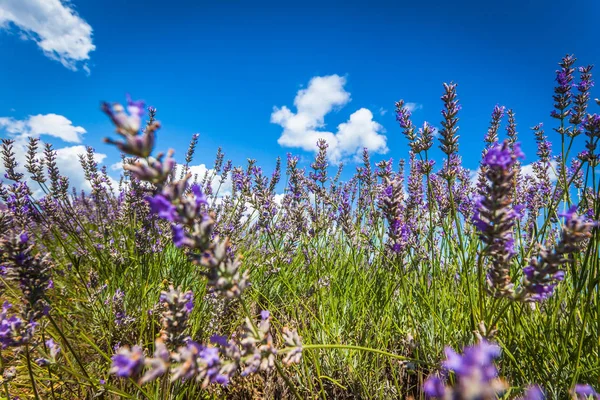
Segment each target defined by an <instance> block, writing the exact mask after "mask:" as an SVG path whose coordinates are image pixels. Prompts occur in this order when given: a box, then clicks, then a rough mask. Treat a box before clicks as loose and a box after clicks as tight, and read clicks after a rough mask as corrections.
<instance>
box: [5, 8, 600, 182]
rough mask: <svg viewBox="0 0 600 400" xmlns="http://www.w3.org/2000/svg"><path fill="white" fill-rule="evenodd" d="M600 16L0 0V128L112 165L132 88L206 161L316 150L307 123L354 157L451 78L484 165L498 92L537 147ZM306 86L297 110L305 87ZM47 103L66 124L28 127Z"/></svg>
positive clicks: (388, 137) (434, 102) (430, 109)
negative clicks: (119, 116)
mask: <svg viewBox="0 0 600 400" xmlns="http://www.w3.org/2000/svg"><path fill="white" fill-rule="evenodd" d="M598 15H600V2H598V1H595V0H574V1H571V2H570V3H568V5H567V3H564V2H558V1H547V0H546V1H541V0H535V1H527V0H520V1H513V0H509V1H504V2H493V3H492V2H482V1H453V2H448V1H421V2H410V3H409V2H400V1H389V2H368V3H367V2H358V1H344V2H329V1H326V0H321V1H318V2H316V1H302V2H295V3H294V4H287V2H281V1H278V2H274V1H273V2H265V1H254V2H249V1H241V0H235V1H234V0H222V1H212V2H205V1H170V2H164V1H157V0H147V1H144V2H141V1H133V0H132V1H115V0H105V1H102V2H99V1H92V0H72V1H70V2H66V1H62V2H61V1H60V0H0V27H2V29H1V30H0V52H1V54H3V55H4V57H3V62H2V63H0V85H1V87H2V89H3V96H0V136H1V137H6V136H15V135H20V134H22V132H23V131H27V132H29V134H36V135H38V134H41V138H42V139H43V140H46V141H49V142H51V143H53V144H54V145H55V146H56V147H57V148H68V147H73V146H80V145H91V146H93V147H94V148H96V150H97V151H98V152H99V153H101V154H104V155H105V157H103V158H102V162H103V163H104V164H106V165H109V166H110V165H112V164H113V163H115V162H116V161H118V159H119V154H118V152H117V151H116V150H115V149H114V148H112V147H110V146H108V145H105V144H104V143H102V138H103V137H105V136H107V135H112V132H113V129H112V127H111V125H110V123H109V121H108V119H107V118H106V117H105V116H104V115H103V114H102V113H101V112H100V111H99V104H100V101H102V100H107V101H124V99H125V93H127V92H129V93H131V95H132V96H133V97H134V98H139V99H144V100H146V102H147V103H148V104H149V105H152V106H155V107H156V108H157V109H158V117H159V120H160V121H161V122H162V123H163V128H162V129H161V130H160V132H159V139H158V143H157V149H166V148H168V147H173V148H174V149H175V150H176V156H178V158H179V159H182V158H183V157H184V154H185V149H186V147H187V143H188V141H189V139H190V137H191V135H192V134H194V133H196V132H198V133H200V143H199V146H198V153H197V156H196V159H195V164H203V163H206V164H209V165H210V164H212V160H213V159H214V154H215V152H216V149H217V147H218V146H222V147H223V149H224V151H225V153H226V157H227V158H231V159H232V160H233V161H234V163H235V164H239V163H243V162H244V160H245V159H246V158H255V159H257V160H258V162H259V164H260V165H262V166H263V167H264V168H265V169H266V170H270V169H271V168H272V167H273V166H274V164H275V158H276V157H277V156H278V155H280V156H282V157H283V156H285V154H286V153H287V152H290V151H291V152H293V153H295V154H299V155H303V156H307V157H308V156H310V155H311V152H310V151H307V149H308V148H307V146H308V145H307V144H306V140H304V141H303V138H304V139H307V138H308V137H310V135H308V134H307V135H305V136H303V135H302V133H303V132H304V131H305V130H306V131H307V129H309V130H312V131H314V130H322V131H328V132H330V135H332V137H334V136H336V135H339V133H340V132H342V131H344V132H345V133H344V134H343V135H342V136H337V139H335V138H334V140H337V141H338V142H336V143H337V145H335V146H334V147H336V146H337V147H336V148H337V149H339V152H338V153H339V157H338V158H339V159H342V160H346V161H348V163H349V164H352V163H353V160H352V154H354V153H355V150H356V149H357V148H358V147H360V145H362V144H364V143H368V144H372V146H373V147H374V148H373V150H374V152H375V154H374V155H373V158H374V159H375V160H379V159H383V158H386V159H387V158H389V157H392V158H394V160H398V159H399V158H406V157H407V152H408V147H407V144H406V141H405V139H404V138H403V136H402V134H401V130H400V128H399V127H398V126H397V123H396V121H395V117H394V112H393V109H394V102H395V101H397V100H399V99H400V98H402V99H405V100H406V101H407V102H411V103H415V104H416V105H418V108H417V109H416V110H415V112H414V114H413V116H414V121H415V123H416V124H417V125H419V124H421V123H422V122H423V121H424V120H427V121H429V122H431V123H432V124H433V125H435V126H439V122H440V121H441V116H440V108H441V101H440V99H439V98H440V96H441V94H442V89H443V88H442V82H450V81H454V82H457V83H458V96H459V99H460V101H461V103H462V105H463V109H462V111H461V114H460V118H461V120H460V123H459V125H460V128H461V129H460V135H461V140H460V152H461V154H462V155H463V158H464V162H465V164H466V166H467V167H469V168H476V167H477V163H478V156H479V154H480V151H481V149H482V139H483V136H484V135H485V132H486V130H487V126H488V122H489V119H490V114H491V111H492V109H493V107H494V105H496V104H500V105H504V106H506V107H507V108H513V109H514V111H515V113H516V118H517V124H518V129H519V132H520V138H521V141H522V142H523V143H524V148H525V151H526V153H528V154H530V155H531V157H528V159H529V160H532V159H533V155H534V152H535V147H534V141H533V137H532V135H531V133H530V131H529V129H528V128H529V127H531V126H533V125H534V124H536V123H538V122H544V123H545V127H546V130H547V133H548V134H549V135H550V137H551V138H556V133H554V132H552V131H551V129H550V128H551V127H552V126H554V125H553V124H554V122H553V120H552V119H551V118H550V117H549V113H550V110H551V109H552V97H551V96H552V88H553V86H554V76H555V73H554V71H555V70H556V68H557V63H558V62H559V61H560V59H561V57H562V56H564V55H565V54H567V53H570V54H571V53H572V54H575V56H576V57H577V58H578V65H586V64H600V50H598V49H599V48H600V47H599V44H598V43H599V39H600V31H598V29H597V28H595V26H596V25H595V24H596V22H597V21H595V19H597V16H598ZM332 75H337V77H333V78H331V76H332ZM328 76H329V77H330V78H329V79H328V80H327V79H325V78H322V79H321V80H319V79H318V77H328ZM313 78H317V80H316V81H313V83H315V86H314V87H313V88H312V89H311V88H310V86H309V82H311V79H313ZM307 88H308V95H307V96H300V97H299V101H300V102H302V104H303V109H302V110H298V109H297V108H296V107H295V106H294V99H295V98H296V96H297V94H298V91H299V90H302V89H307ZM313 89H314V90H313ZM594 89H596V90H594ZM594 89H593V91H592V98H594V97H599V94H598V91H597V88H594ZM305 94H306V92H305ZM328 99H329V100H328ZM324 102H325V103H324ZM284 106H286V107H287V108H288V109H289V113H288V116H287V117H285V118H283V120H281V119H280V120H279V122H280V123H279V124H278V123H273V122H272V119H273V118H274V119H276V118H275V117H273V115H279V116H281V115H282V114H281V113H280V114H276V113H275V114H274V112H276V110H275V111H274V107H278V110H281V109H282V107H284ZM360 110H363V111H361V112H359V113H357V112H358V111H360ZM364 110H368V111H369V112H370V114H369V113H367V112H366V111H364ZM355 113H356V114H355ZM48 114H56V116H54V118H53V119H52V121H51V122H52V123H54V124H57V125H58V126H57V127H56V129H58V130H59V132H58V133H56V132H55V134H54V136H49V135H48V134H45V133H47V132H44V128H43V127H40V124H43V123H44V122H45V121H46V120H44V119H43V118H38V119H37V120H34V122H35V123H31V124H29V125H28V123H29V121H30V116H40V115H41V116H46V115H48ZM353 115H354V118H351V116H353ZM369 115H372V116H371V117H369ZM58 116H62V117H64V118H65V119H66V120H68V121H71V123H72V125H73V126H74V127H78V128H77V129H74V128H72V127H69V126H68V124H67V125H65V122H64V121H65V120H64V119H59V117H58ZM294 116H296V117H294ZM298 116H299V117H298ZM298 120H303V121H304V125H302V126H300V128H299V127H298V126H297V123H298ZM2 121H4V122H2ZM48 121H50V120H48ZM282 121H283V122H282ZM307 121H308V122H307ZM340 124H346V125H345V127H342V128H340V130H338V125H340ZM322 125H324V126H322ZM284 128H287V129H288V131H290V130H291V134H290V135H288V136H287V138H288V139H289V140H286V139H282V135H283V136H286V135H285V132H284ZM50 129H54V128H53V127H52V125H51V124H50V127H49V128H47V129H46V130H50ZM82 129H83V130H85V133H82V132H83V131H82ZM19 130H20V131H19ZM77 130H78V131H79V132H76V131H77ZM61 132H62V133H61ZM65 132H67V133H65ZM74 132H75V133H74ZM307 132H308V131H307ZM61 135H62V137H63V138H64V137H66V136H65V135H70V136H69V137H70V138H71V139H70V140H69V141H64V140H61V139H59V138H58V137H56V136H61ZM73 138H75V139H79V140H80V142H77V141H76V140H75V141H73ZM382 143H383V144H382ZM282 144H283V145H282ZM284 145H287V146H294V147H286V146H284ZM436 147H437V146H436ZM384 152H385V154H382V153H384ZM377 153H380V154H377ZM65 154H66V153H65ZM65 164H68V163H66V162H65ZM347 169H348V170H354V167H353V166H350V168H347ZM115 174H116V173H115Z"/></svg>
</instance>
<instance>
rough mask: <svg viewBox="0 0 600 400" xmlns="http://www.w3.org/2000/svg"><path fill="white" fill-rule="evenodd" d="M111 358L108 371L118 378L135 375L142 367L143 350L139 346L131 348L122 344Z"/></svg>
mask: <svg viewBox="0 0 600 400" xmlns="http://www.w3.org/2000/svg"><path fill="white" fill-rule="evenodd" d="M111 359H112V367H111V369H110V373H111V374H114V375H116V376H118V377H119V378H131V377H136V376H138V375H139V374H140V373H141V372H142V369H143V368H144V352H143V350H142V348H141V347H140V346H133V348H131V349H129V347H128V346H123V347H121V348H119V350H118V351H117V354H115V355H114V356H112V358H111Z"/></svg>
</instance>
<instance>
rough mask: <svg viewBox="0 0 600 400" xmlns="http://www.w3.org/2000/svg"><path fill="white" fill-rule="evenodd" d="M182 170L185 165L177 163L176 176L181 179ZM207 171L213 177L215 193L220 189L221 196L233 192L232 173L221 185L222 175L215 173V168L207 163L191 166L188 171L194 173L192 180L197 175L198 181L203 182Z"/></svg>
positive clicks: (212, 185) (212, 184) (209, 176)
mask: <svg viewBox="0 0 600 400" xmlns="http://www.w3.org/2000/svg"><path fill="white" fill-rule="evenodd" d="M182 170H183V165H182V164H177V167H176V168H175V177H176V178H177V179H179V176H180V175H181V171H182ZM207 171H208V178H209V179H210V178H211V177H212V181H211V187H212V190H213V193H215V192H216V191H217V190H218V191H219V193H218V196H219V197H222V196H226V195H229V194H231V192H232V186H231V173H230V174H229V175H228V176H227V179H225V182H223V184H222V185H220V182H221V176H220V175H215V170H214V169H212V168H208V167H207V166H206V164H199V165H190V166H189V169H188V172H190V173H191V174H192V177H191V178H190V182H191V181H193V180H194V177H195V176H197V182H198V183H201V182H202V179H204V174H205V173H206V172H207ZM219 185H220V187H219Z"/></svg>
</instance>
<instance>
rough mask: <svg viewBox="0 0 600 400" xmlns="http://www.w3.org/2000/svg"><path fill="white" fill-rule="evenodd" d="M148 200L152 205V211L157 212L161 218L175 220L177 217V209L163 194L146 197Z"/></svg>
mask: <svg viewBox="0 0 600 400" xmlns="http://www.w3.org/2000/svg"><path fill="white" fill-rule="evenodd" d="M146 201H147V202H148V204H149V205H150V211H151V212H152V213H154V214H157V215H158V216H159V217H160V218H163V219H166V220H167V221H170V222H175V221H176V219H177V209H176V208H175V206H174V205H173V204H171V202H170V201H169V200H168V199H167V198H166V197H165V196H163V195H162V194H157V195H155V196H148V197H146Z"/></svg>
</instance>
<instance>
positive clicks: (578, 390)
mask: <svg viewBox="0 0 600 400" xmlns="http://www.w3.org/2000/svg"><path fill="white" fill-rule="evenodd" d="M573 392H575V394H576V395H577V398H578V399H586V400H587V399H589V398H592V399H600V394H599V393H598V392H596V391H595V390H594V388H593V387H592V386H591V385H587V384H586V385H583V384H577V385H575V387H574V388H573Z"/></svg>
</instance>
